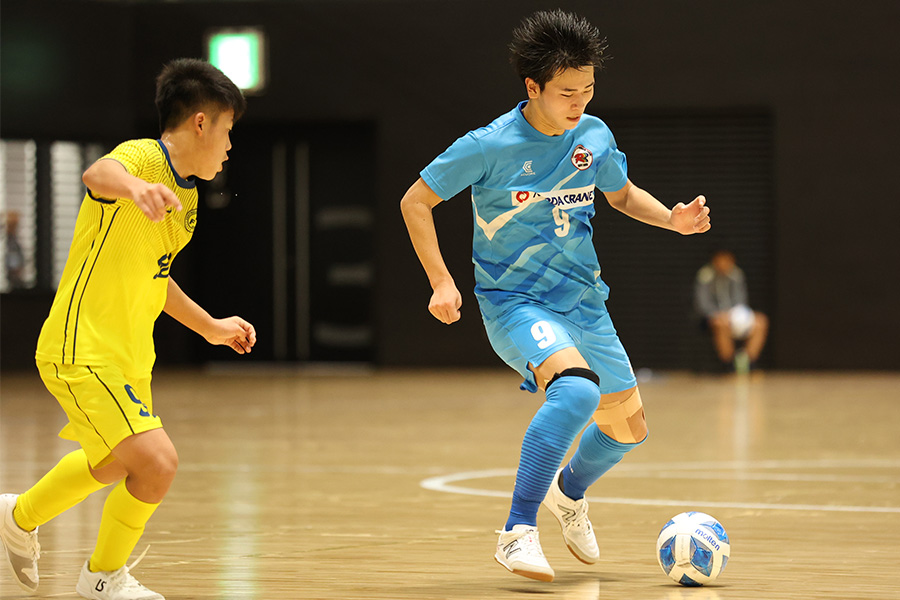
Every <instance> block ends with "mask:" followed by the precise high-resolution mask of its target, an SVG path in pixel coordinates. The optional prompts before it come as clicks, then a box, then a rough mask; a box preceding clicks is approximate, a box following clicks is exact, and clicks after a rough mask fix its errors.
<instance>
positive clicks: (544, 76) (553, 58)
mask: <svg viewBox="0 0 900 600" xmlns="http://www.w3.org/2000/svg"><path fill="white" fill-rule="evenodd" d="M606 47H607V44H606V38H605V37H604V36H603V35H601V34H600V30H599V29H597V28H596V27H594V26H593V25H591V24H590V23H589V22H588V21H587V20H586V19H584V18H583V17H579V16H578V15H575V14H572V13H567V12H563V11H562V10H559V9H557V10H553V11H539V12H536V13H534V14H533V15H531V16H530V17H528V18H526V19H525V20H524V21H522V23H521V24H520V25H519V26H518V27H517V28H516V29H515V30H514V31H513V39H512V42H511V43H510V44H509V50H510V52H511V53H512V56H511V57H510V62H511V63H512V64H513V67H515V69H516V72H517V73H518V74H519V77H521V78H522V81H525V79H526V78H530V79H533V80H534V81H535V82H537V84H538V85H539V86H540V87H541V89H544V85H546V84H547V82H548V81H550V80H551V79H553V78H554V77H555V76H556V75H557V74H559V73H560V72H561V71H564V70H566V69H582V68H584V67H589V66H592V67H594V69H595V70H597V71H599V70H601V69H602V68H603V61H604V60H606V59H607V58H609V57H607V56H605V52H606Z"/></svg>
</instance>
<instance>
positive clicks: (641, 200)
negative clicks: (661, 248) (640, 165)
mask: <svg viewBox="0 0 900 600" xmlns="http://www.w3.org/2000/svg"><path fill="white" fill-rule="evenodd" d="M603 194H604V195H605V196H606V201H607V202H609V205H610V206H612V207H613V208H615V209H616V210H618V211H620V212H623V213H625V214H626V215H628V216H629V217H631V218H632V219H636V220H638V221H641V222H642V223H647V224H649V225H655V226H656V227H662V228H663V229H670V230H672V231H677V232H678V233H680V234H682V235H690V234H692V233H704V232H706V231H708V230H709V228H710V224H709V207H708V206H706V198H705V197H703V196H697V197H696V198H694V201H693V202H691V203H690V204H688V205H685V204H684V203H682V202H679V203H678V204H676V205H675V206H674V207H673V208H672V209H671V210H669V209H668V208H666V207H665V206H664V205H663V204H662V203H661V202H660V201H659V200H657V199H656V198H654V197H653V196H652V195H651V194H650V193H649V192H647V191H646V190H643V189H641V188H639V187H638V186H636V185H634V184H633V183H631V180H630V179H629V180H627V182H626V183H625V187H623V188H622V189H620V190H618V191H616V192H603Z"/></svg>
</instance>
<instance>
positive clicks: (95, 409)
mask: <svg viewBox="0 0 900 600" xmlns="http://www.w3.org/2000/svg"><path fill="white" fill-rule="evenodd" d="M37 367H38V371H39V372H40V374H41V379H42V380H43V381H44V385H46V386H47V389H48V390H50V393H51V394H53V395H54V396H55V397H56V400H57V401H58V402H59V405H60V406H62V408H63V410H64V411H66V415H68V417H69V423H68V425H66V426H65V427H63V429H62V431H60V432H59V437H61V438H63V439H67V440H73V441H76V442H78V443H79V444H81V447H82V448H83V449H84V452H85V454H87V457H88V461H89V462H90V463H91V466H92V467H94V468H97V467H101V466H103V465H104V464H106V463H108V462H110V461H111V460H112V454H111V452H112V449H113V448H115V447H116V446H117V445H118V444H119V442H121V441H122V440H124V439H125V438H127V437H130V436H132V435H134V434H136V433H142V432H144V431H150V430H151V429H158V428H160V427H162V421H160V419H159V417H157V416H154V415H153V397H152V396H151V395H150V378H149V377H147V378H143V379H129V378H126V377H125V375H124V373H122V371H121V370H120V369H118V368H116V367H93V366H90V367H89V366H85V365H57V364H55V363H51V362H45V361H40V360H39V361H37Z"/></svg>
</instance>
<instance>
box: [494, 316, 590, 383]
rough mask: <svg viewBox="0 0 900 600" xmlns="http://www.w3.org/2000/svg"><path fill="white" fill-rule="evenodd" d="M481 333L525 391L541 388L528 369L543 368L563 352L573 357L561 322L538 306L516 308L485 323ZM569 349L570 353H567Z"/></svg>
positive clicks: (571, 342) (565, 326)
mask: <svg viewBox="0 0 900 600" xmlns="http://www.w3.org/2000/svg"><path fill="white" fill-rule="evenodd" d="M485 329H486V330H487V334H488V339H489V340H490V342H491V346H492V347H493V348H494V351H495V352H496V353H497V355H498V356H499V357H500V358H501V359H503V361H504V362H505V363H506V364H508V365H509V366H510V367H512V368H513V369H515V370H516V371H518V372H519V374H520V375H522V377H524V378H525V381H526V383H527V384H528V387H529V388H531V387H532V386H533V387H534V389H537V387H543V384H544V382H543V381H540V382H538V381H537V380H536V379H535V374H534V372H533V371H532V370H531V369H530V368H529V367H530V365H543V364H544V363H545V362H546V361H547V360H548V359H550V357H553V356H554V355H557V353H559V352H561V351H563V350H565V351H566V352H567V353H568V352H572V351H574V352H576V353H577V349H576V348H575V340H574V338H573V337H572V335H571V333H570V331H569V325H568V324H567V323H566V322H565V319H564V318H562V317H560V316H559V315H558V314H556V313H554V312H553V311H550V310H547V309H545V308H543V307H541V306H537V305H533V304H519V305H516V306H515V307H513V308H511V309H509V310H507V311H506V312H504V313H503V314H502V315H501V316H500V317H498V318H496V319H492V320H490V321H487V320H486V321H485ZM570 348H571V349H572V351H569V350H568V349H570ZM567 366H569V367H571V366H579V365H574V364H572V365H567ZM552 375H553V374H551V375H550V377H552ZM547 379H549V377H548V378H547ZM538 383H540V385H538ZM532 391H533V390H532Z"/></svg>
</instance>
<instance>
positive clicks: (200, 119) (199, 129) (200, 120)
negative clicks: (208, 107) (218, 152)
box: [192, 112, 208, 135]
mask: <svg viewBox="0 0 900 600" xmlns="http://www.w3.org/2000/svg"><path fill="white" fill-rule="evenodd" d="M192 121H193V126H194V131H195V132H196V133H198V134H201V135H202V134H203V128H204V127H205V126H206V125H207V121H208V119H207V117H206V113H203V112H198V113H195V114H194V117H193V119H192Z"/></svg>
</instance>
